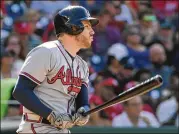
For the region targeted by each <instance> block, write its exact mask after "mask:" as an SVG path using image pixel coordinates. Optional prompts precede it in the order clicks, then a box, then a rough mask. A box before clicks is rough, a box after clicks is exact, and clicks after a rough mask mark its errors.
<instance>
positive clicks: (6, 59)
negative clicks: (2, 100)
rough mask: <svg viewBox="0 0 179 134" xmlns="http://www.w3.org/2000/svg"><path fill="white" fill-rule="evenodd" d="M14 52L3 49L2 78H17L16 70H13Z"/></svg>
mask: <svg viewBox="0 0 179 134" xmlns="http://www.w3.org/2000/svg"><path fill="white" fill-rule="evenodd" d="M13 61H14V52H12V51H11V52H9V51H6V50H2V52H1V79H5V78H17V74H16V72H13V70H12V67H13Z"/></svg>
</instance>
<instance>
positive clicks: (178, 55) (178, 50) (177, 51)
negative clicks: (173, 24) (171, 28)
mask: <svg viewBox="0 0 179 134" xmlns="http://www.w3.org/2000/svg"><path fill="white" fill-rule="evenodd" d="M178 42H179V27H178V29H177V30H176V32H175V34H174V36H173V44H174V49H173V50H172V53H173V57H172V65H174V67H175V68H176V70H179V63H178V61H179V44H178Z"/></svg>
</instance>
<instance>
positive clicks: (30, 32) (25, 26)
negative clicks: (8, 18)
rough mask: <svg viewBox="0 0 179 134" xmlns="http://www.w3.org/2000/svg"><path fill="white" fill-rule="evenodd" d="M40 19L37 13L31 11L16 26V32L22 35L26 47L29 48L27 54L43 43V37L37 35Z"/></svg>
mask: <svg viewBox="0 0 179 134" xmlns="http://www.w3.org/2000/svg"><path fill="white" fill-rule="evenodd" d="M38 19H39V15H38V12H37V11H34V10H29V11H28V12H27V13H26V14H25V15H24V16H22V17H21V18H19V19H18V20H17V21H16V22H15V25H14V30H15V32H17V33H18V34H19V35H20V38H21V41H22V43H23V45H24V46H28V47H27V50H25V53H26V54H27V53H28V52H29V51H30V50H31V49H33V48H34V47H36V46H38V45H40V44H41V43H42V40H41V37H39V36H38V35H37V34H35V30H36V23H37V21H38Z"/></svg>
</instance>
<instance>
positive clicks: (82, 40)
mask: <svg viewBox="0 0 179 134" xmlns="http://www.w3.org/2000/svg"><path fill="white" fill-rule="evenodd" d="M76 41H77V42H79V45H80V47H81V48H90V47H91V42H90V40H89V38H87V37H85V36H84V35H78V36H76Z"/></svg>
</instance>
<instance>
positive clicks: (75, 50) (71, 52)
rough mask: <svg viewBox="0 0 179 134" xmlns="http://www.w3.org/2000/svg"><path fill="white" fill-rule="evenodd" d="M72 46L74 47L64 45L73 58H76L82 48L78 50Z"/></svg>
mask: <svg viewBox="0 0 179 134" xmlns="http://www.w3.org/2000/svg"><path fill="white" fill-rule="evenodd" d="M72 45H74V44H69V45H67V44H65V45H63V47H64V48H65V50H66V51H67V52H68V53H69V54H70V55H71V56H73V57H75V56H76V54H77V52H78V51H79V50H80V48H77V47H75V46H72Z"/></svg>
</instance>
